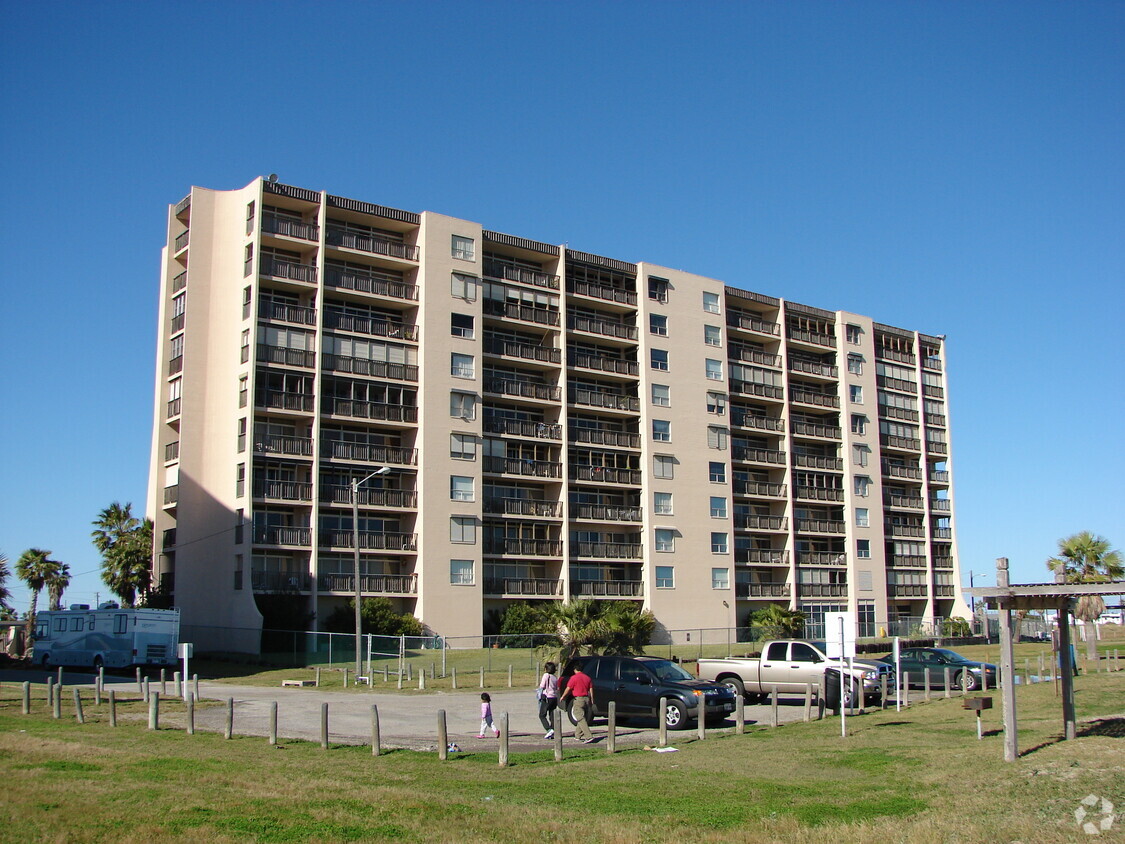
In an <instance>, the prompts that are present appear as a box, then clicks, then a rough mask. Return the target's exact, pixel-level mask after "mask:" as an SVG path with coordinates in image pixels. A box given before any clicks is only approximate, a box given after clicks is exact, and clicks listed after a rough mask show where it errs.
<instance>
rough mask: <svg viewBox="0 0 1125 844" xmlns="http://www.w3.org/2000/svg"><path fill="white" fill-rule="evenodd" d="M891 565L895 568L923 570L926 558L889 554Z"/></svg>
mask: <svg viewBox="0 0 1125 844" xmlns="http://www.w3.org/2000/svg"><path fill="white" fill-rule="evenodd" d="M891 565H892V566H894V567H896V568H906V569H924V568H925V567H926V558H925V557H921V556H918V555H916V554H891Z"/></svg>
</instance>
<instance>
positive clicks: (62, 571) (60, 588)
mask: <svg viewBox="0 0 1125 844" xmlns="http://www.w3.org/2000/svg"><path fill="white" fill-rule="evenodd" d="M47 562H49V563H54V565H53V566H52V568H51V571H50V572H48V574H47V576H46V578H44V580H43V585H44V586H45V587H46V589H47V598H48V602H47V603H48V606H49V607H50V608H51V609H53V610H61V609H62V596H63V592H65V591H66V587H68V586H70V566H68V565H67V564H66V563H60V562H58V561H56V560H48V561H47Z"/></svg>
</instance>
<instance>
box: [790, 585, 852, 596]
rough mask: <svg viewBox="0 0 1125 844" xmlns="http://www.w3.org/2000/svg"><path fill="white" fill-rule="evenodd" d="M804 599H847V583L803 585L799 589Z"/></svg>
mask: <svg viewBox="0 0 1125 844" xmlns="http://www.w3.org/2000/svg"><path fill="white" fill-rule="evenodd" d="M797 591H798V594H799V595H800V596H801V597H802V598H845V597H847V594H848V584H846V583H802V584H800V585H799V586H798V587H797Z"/></svg>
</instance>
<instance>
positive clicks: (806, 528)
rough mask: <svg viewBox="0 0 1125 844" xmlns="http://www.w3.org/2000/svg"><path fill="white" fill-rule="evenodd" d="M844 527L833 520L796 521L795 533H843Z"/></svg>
mask: <svg viewBox="0 0 1125 844" xmlns="http://www.w3.org/2000/svg"><path fill="white" fill-rule="evenodd" d="M845 530H846V526H845V525H844V523H843V522H838V521H836V520H835V519H797V533H844V532H845Z"/></svg>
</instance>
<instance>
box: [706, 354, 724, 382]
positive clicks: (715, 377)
mask: <svg viewBox="0 0 1125 844" xmlns="http://www.w3.org/2000/svg"><path fill="white" fill-rule="evenodd" d="M704 373H705V374H706V375H707V378H708V380H710V381H722V380H723V362H722V361H721V360H712V359H711V358H707V362H706V364H705V365H704Z"/></svg>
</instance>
